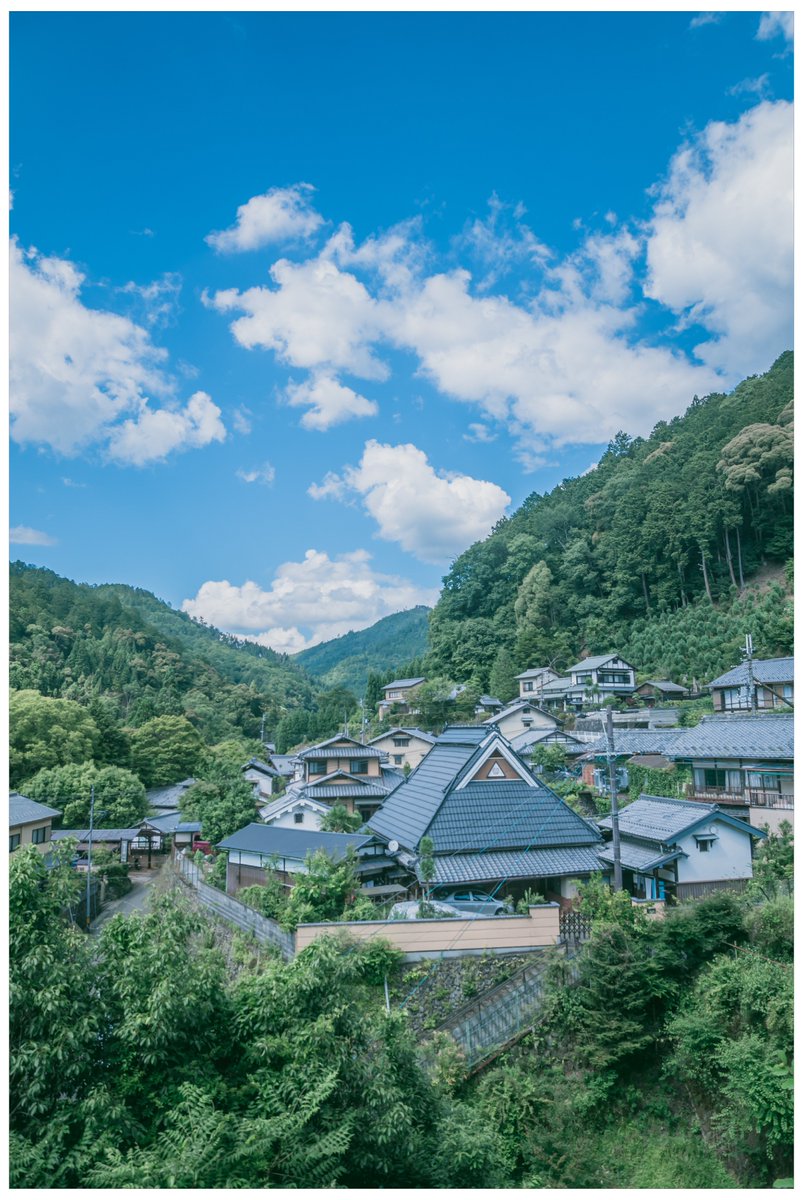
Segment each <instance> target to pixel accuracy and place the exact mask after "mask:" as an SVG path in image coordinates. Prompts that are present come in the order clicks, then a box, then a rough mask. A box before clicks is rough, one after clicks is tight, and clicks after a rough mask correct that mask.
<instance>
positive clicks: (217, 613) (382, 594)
mask: <svg viewBox="0 0 803 1200" xmlns="http://www.w3.org/2000/svg"><path fill="white" fill-rule="evenodd" d="M436 598H437V589H436V588H421V587H418V586H416V585H415V584H413V583H411V582H410V581H409V580H407V579H402V578H400V577H398V576H396V575H385V574H382V573H380V572H377V571H375V570H374V569H373V567H372V566H371V556H370V554H368V553H367V551H365V550H355V551H353V552H352V553H350V554H343V555H340V556H338V557H336V558H330V557H329V556H328V555H327V554H326V553H324V552H322V551H320V550H307V552H306V554H305V555H304V559H303V561H301V562H287V563H283V564H282V565H281V566H280V567H279V568H278V570H277V572H276V575H275V577H274V579H273V582H272V583H271V585H270V587H269V588H262V587H260V585H259V584H257V583H254V582H253V581H252V580H247V581H246V582H245V583H243V584H232V583H230V582H229V581H228V580H226V579H223V580H209V581H208V582H206V583H204V584H202V585H201V587H200V588H199V589H198V593H197V595H196V596H195V597H194V598H193V599H188V600H185V601H184V603H183V604H182V609H183V610H184V612H187V613H189V614H190V616H193V617H202V618H203V619H204V620H205V621H207V622H209V623H210V624H212V625H216V626H217V627H218V628H219V629H224V630H227V631H229V632H232V633H239V634H242V635H243V636H246V637H250V638H252V639H253V640H254V641H257V642H259V643H260V644H262V645H266V646H271V647H272V648H273V649H275V650H282V651H286V652H287V653H293V652H295V651H297V650H303V649H304V648H305V647H307V646H314V645H316V644H317V643H318V642H322V641H328V640H329V639H330V638H333V637H340V636H341V634H344V633H348V632H349V631H350V630H357V629H365V628H367V627H368V626H369V625H373V624H374V622H376V621H378V620H380V618H382V617H386V616H389V615H390V614H391V613H394V612H400V611H401V610H403V609H408V608H413V607H414V606H415V605H417V604H427V605H431V604H433V603H434V601H435V599H436Z"/></svg>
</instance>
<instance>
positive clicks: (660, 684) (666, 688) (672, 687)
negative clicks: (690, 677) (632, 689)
mask: <svg viewBox="0 0 803 1200" xmlns="http://www.w3.org/2000/svg"><path fill="white" fill-rule="evenodd" d="M648 685H649V686H650V687H654V688H657V689H658V691H659V692H666V693H667V695H669V694H670V693H671V694H675V695H677V694H678V693H680V694H681V695H683V696H685V695H686V692H687V691H688V690H689V689H688V688H685V687H682V686H681V684H679V683H673V682H672V680H671V679H645V681H644V683H640V684H639V687H647V686H648ZM636 691H638V688H636Z"/></svg>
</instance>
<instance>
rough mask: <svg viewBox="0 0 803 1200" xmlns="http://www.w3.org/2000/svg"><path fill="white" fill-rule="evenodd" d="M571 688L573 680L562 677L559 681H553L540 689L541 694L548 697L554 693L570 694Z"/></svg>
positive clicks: (566, 676)
mask: <svg viewBox="0 0 803 1200" xmlns="http://www.w3.org/2000/svg"><path fill="white" fill-rule="evenodd" d="M571 686H572V681H571V678H570V677H569V676H568V675H565V676H563V675H562V676H561V677H560V678H559V679H551V680H550V681H549V683H545V684H544V686H543V687H542V688H541V689H540V692H543V693H544V695H546V693H547V692H554V693H555V694H556V695H557V694H559V693H560V692H568V691H569V689H570V688H571ZM540 692H539V694H540Z"/></svg>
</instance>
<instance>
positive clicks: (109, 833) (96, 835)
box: [52, 826, 139, 842]
mask: <svg viewBox="0 0 803 1200" xmlns="http://www.w3.org/2000/svg"><path fill="white" fill-rule="evenodd" d="M138 833H139V826H133V827H132V828H131V829H93V830H92V841H93V842H133V840H134V838H135V837H136V836H137V835H138ZM52 837H53V841H54V842H60V841H62V840H63V839H64V838H75V839H76V841H79V842H88V841H89V830H88V829H54V830H53V834H52Z"/></svg>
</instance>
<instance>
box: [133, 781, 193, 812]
mask: <svg viewBox="0 0 803 1200" xmlns="http://www.w3.org/2000/svg"><path fill="white" fill-rule="evenodd" d="M194 783H195V780H194V779H182V780H181V782H180V783H171V784H170V785H169V787H159V788H150V790H149V791H147V792H146V793H145V797H146V799H147V801H148V804H149V805H150V806H151V808H167V809H179V808H181V800H182V797H183V795H184V793H185V792H186V790H187V788H191V787H192V785H193V784H194Z"/></svg>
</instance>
